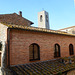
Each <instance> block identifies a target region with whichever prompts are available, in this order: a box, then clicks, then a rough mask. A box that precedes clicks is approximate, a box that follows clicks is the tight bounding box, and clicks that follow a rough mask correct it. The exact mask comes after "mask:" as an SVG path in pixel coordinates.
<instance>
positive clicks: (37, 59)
mask: <svg viewBox="0 0 75 75" xmlns="http://www.w3.org/2000/svg"><path fill="white" fill-rule="evenodd" d="M37 60H40V59H30V60H29V61H37Z"/></svg>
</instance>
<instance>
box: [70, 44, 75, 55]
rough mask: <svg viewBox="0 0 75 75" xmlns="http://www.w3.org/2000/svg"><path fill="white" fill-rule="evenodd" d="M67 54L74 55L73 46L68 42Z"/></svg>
mask: <svg viewBox="0 0 75 75" xmlns="http://www.w3.org/2000/svg"><path fill="white" fill-rule="evenodd" d="M69 55H74V46H73V44H69Z"/></svg>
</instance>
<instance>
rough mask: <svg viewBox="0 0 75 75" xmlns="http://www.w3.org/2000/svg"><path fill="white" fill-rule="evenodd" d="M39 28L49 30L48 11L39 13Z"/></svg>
mask: <svg viewBox="0 0 75 75" xmlns="http://www.w3.org/2000/svg"><path fill="white" fill-rule="evenodd" d="M38 27H39V28H46V29H49V15H48V12H46V11H41V12H39V13H38Z"/></svg>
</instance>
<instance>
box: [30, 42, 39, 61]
mask: <svg viewBox="0 0 75 75" xmlns="http://www.w3.org/2000/svg"><path fill="white" fill-rule="evenodd" d="M29 60H30V61H33V60H40V46H39V45H38V44H37V43H32V44H31V45H30V46H29Z"/></svg>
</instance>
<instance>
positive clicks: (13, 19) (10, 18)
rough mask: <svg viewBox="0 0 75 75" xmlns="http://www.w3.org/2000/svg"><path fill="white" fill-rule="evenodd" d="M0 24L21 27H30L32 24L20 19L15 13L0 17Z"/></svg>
mask: <svg viewBox="0 0 75 75" xmlns="http://www.w3.org/2000/svg"><path fill="white" fill-rule="evenodd" d="M0 22H1V23H5V24H9V25H10V24H15V25H22V26H30V25H31V24H33V22H31V21H29V20H27V19H25V18H23V17H21V16H20V15H18V14H16V13H13V14H4V15H0Z"/></svg>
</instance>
